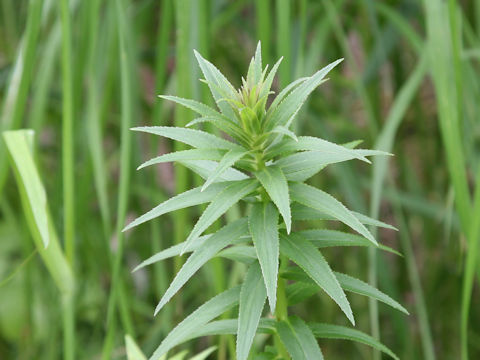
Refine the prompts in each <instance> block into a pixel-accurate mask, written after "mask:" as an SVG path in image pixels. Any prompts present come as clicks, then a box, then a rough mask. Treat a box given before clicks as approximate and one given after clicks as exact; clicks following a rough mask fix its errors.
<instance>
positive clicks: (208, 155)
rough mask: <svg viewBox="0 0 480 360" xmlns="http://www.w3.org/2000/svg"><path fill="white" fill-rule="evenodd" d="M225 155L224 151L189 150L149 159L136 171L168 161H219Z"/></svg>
mask: <svg viewBox="0 0 480 360" xmlns="http://www.w3.org/2000/svg"><path fill="white" fill-rule="evenodd" d="M223 155H225V151H222V150H218V149H190V150H182V151H176V152H173V153H169V154H165V155H160V156H157V157H155V158H153V159H150V160H148V161H146V162H144V163H143V164H142V165H140V166H139V167H138V168H137V170H140V169H143V168H144V167H147V166H150V165H155V164H161V163H165V162H170V161H179V160H214V161H220V160H221V159H222V157H223Z"/></svg>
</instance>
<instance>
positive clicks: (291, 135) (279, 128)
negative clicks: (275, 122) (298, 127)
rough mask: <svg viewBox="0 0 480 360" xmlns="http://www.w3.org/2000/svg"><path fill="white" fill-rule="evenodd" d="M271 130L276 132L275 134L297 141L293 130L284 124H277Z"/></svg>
mask: <svg viewBox="0 0 480 360" xmlns="http://www.w3.org/2000/svg"><path fill="white" fill-rule="evenodd" d="M272 132H273V133H277V134H282V135H286V136H288V137H289V138H291V139H293V140H294V141H298V138H297V135H295V133H294V132H292V131H290V130H288V129H287V128H286V127H285V126H281V125H279V126H277V127H276V128H275V129H273V130H272Z"/></svg>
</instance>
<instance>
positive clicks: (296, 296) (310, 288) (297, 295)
mask: <svg viewBox="0 0 480 360" xmlns="http://www.w3.org/2000/svg"><path fill="white" fill-rule="evenodd" d="M282 276H283V275H282ZM286 293H287V301H288V304H289V306H293V305H296V304H298V303H301V302H303V301H305V300H306V299H308V298H310V297H312V296H313V295H315V294H316V293H318V285H317V284H315V283H313V284H312V283H310V282H309V283H305V282H300V281H299V282H295V283H293V284H291V285H288V286H287V289H286Z"/></svg>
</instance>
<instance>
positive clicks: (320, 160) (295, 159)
mask: <svg viewBox="0 0 480 360" xmlns="http://www.w3.org/2000/svg"><path fill="white" fill-rule="evenodd" d="M352 159H355V157H353V156H352V155H351V154H330V153H325V152H323V151H305V152H299V153H295V154H292V155H289V156H286V157H283V158H281V159H280V160H278V161H276V162H275V165H277V166H279V167H280V168H281V169H282V171H283V172H284V174H285V176H286V177H287V179H289V180H292V181H293V179H295V176H296V175H297V174H296V173H298V172H301V173H302V175H301V176H303V173H305V172H307V171H308V173H309V174H311V175H309V176H312V175H314V174H315V173H316V172H318V171H320V170H322V169H323V168H324V167H326V166H327V165H330V164H335V163H339V162H343V161H348V160H352ZM313 168H314V169H316V171H315V172H314V173H311V172H310V171H309V170H310V169H313Z"/></svg>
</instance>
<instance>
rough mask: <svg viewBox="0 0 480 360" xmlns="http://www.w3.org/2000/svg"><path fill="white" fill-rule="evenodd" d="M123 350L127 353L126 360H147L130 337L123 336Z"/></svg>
mask: <svg viewBox="0 0 480 360" xmlns="http://www.w3.org/2000/svg"><path fill="white" fill-rule="evenodd" d="M125 348H126V351H127V360H147V357H146V356H145V355H144V354H143V352H142V350H140V348H139V347H138V345H137V343H136V342H135V340H133V339H132V337H131V336H130V335H125Z"/></svg>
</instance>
